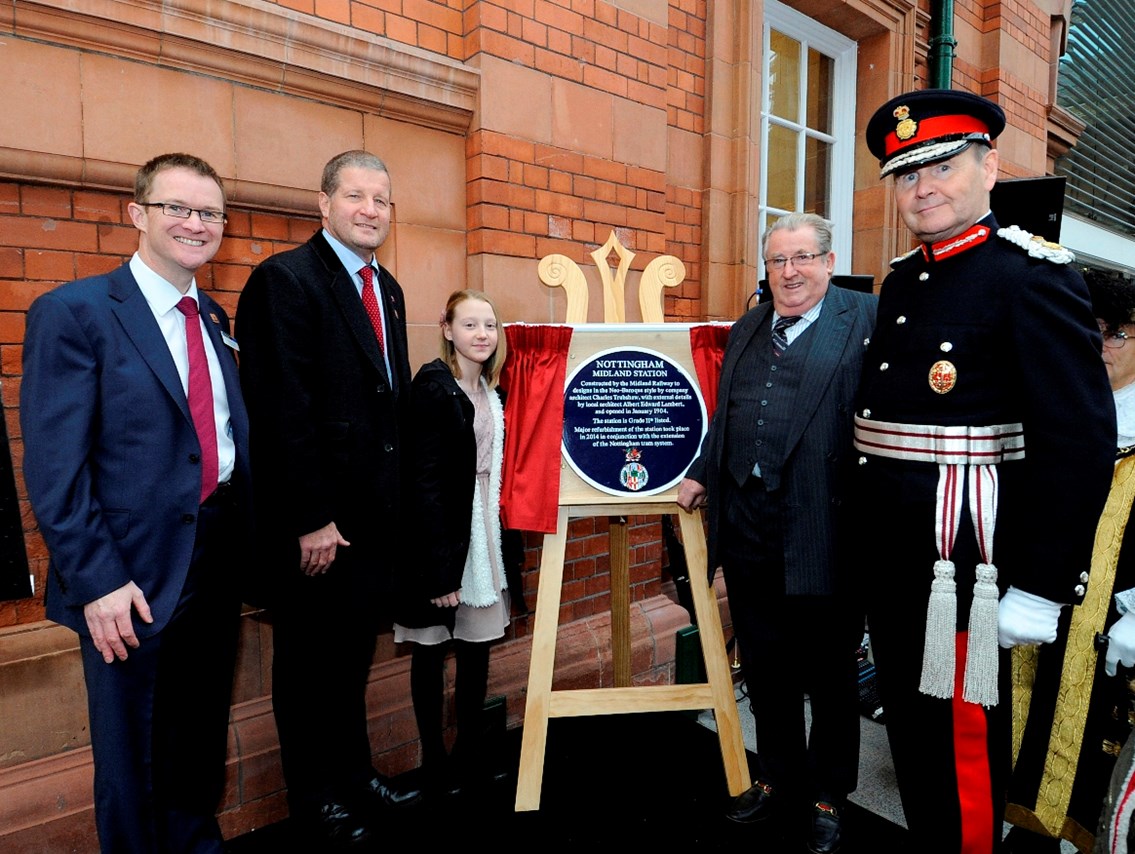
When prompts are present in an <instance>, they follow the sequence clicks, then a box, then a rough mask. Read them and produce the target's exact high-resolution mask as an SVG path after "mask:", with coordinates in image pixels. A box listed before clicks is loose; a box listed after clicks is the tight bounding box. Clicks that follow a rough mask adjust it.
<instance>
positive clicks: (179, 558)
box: [20, 154, 250, 854]
mask: <svg viewBox="0 0 1135 854" xmlns="http://www.w3.org/2000/svg"><path fill="white" fill-rule="evenodd" d="M128 210H129V212H130V218H131V219H132V220H133V223H134V227H135V228H137V229H138V232H139V238H138V251H137V253H136V254H135V255H134V257H133V258H132V259H131V260H130V262H129V263H128V264H127V265H125V266H123V267H119V268H118V269H117V270H114V271H113V272H111V273H109V274H107V275H104V276H95V277H92V278H90V279H83V280H81V281H77V282H72V283H70V284H67V285H63V286H62V287H59V288H57V289H55V290H53V291H51V292H49V293H47V294H44V295H43V296H41V297H40V298H39V299H37V300H36V301H35V303H33V305H32V307H31V309H30V310H29V312H28V322H27V334H26V337H25V341H24V378H23V384H22V386H21V389H20V423H21V426H22V428H23V435H24V477H25V479H26V481H27V487H28V496H29V497H30V499H31V503H32V508H33V510H34V511H35V514H36V518H37V519H38V521H39V526H40V531H41V532H42V534H43V538H44V540H45V541H46V543H47V548H48V551H49V552H50V555H51V563H50V568H49V570H48V579H47V592H46V597H47V616H48V617H50V618H51V619H53V620H56V621H57V622H59V623H62V624H63V625H65V626H68V627H69V628H72V629H74V630H75V631H76V632H78V633H79V647H80V651H81V653H82V658H83V673H84V676H85V679H86V685H87V698H88V704H89V710H90V719H91V748H92V751H93V753H94V763H95V819H96V823H97V825H98V833H99V841H100V843H101V845H102V849H103V850H104V851H108V852H109V851H113V852H116V854H117V852H180V851H185V852H189V851H192V852H220V851H221V850H222V839H221V833H220V829H219V828H218V826H217V821H216V818H215V816H214V812H215V810H216V807H217V803H218V801H219V800H220V796H221V792H222V787H223V783H224V760H225V750H226V730H227V725H228V709H229V698H230V692H231V688H232V672H233V662H234V659H235V653H236V636H237V624H238V619H239V615H240V596H239V593H238V586H237V584H236V580H235V578H234V567H237V568H239V567H240V566H241V565H242V562H243V561H244V559H245V554H244V552H243V551H242V545H243V533H244V532H245V531H246V530H247V528H248V521H249V520H248V515H249V514H248V513H247V512H246V510H247V509H248V508H249V506H250V499H249V484H250V480H249V469H248V461H249V456H248V419H247V415H246V413H245V410H244V404H243V402H242V400H241V395H240V385H239V380H238V376H237V368H236V360H235V358H234V355H233V351H234V350H235V348H236V344H235V342H234V341H233V339H232V338H231V337H229V335H228V319H227V318H226V317H225V314H224V312H223V311H222V310H221V308H220V306H218V305H217V304H216V303H215V302H213V300H211V299H210V298H209V297H208V296H206V295H205V294H203V293H201V292H200V291H198V290H197V286H196V284H195V282H194V273H195V272H196V271H197V270H198V269H199V268H200V267H201V266H202V265H203V264H205V263H207V262H208V261H209V260H210V259H211V258H212V257H213V255H214V254H215V253H216V251H217V248H218V247H219V246H220V244H221V236H222V232H223V230H224V223H225V213H224V211H225V194H224V188H223V187H222V185H221V180H220V178H219V177H218V176H217V173H216V172H215V171H213V169H212V167H210V166H209V165H208V164H207V163H205V162H204V161H202V160H200V159H199V158H196V157H193V156H191V155H187V154H167V155H162V156H161V157H157V158H154V159H153V160H151V161H150V162H149V163H147V164H146V165H145V166H143V167H142V168H141V170H139V172H138V175H137V179H136V182H135V192H134V201H133V202H131V203H130V205H129V206H128ZM198 307H199V310H198Z"/></svg>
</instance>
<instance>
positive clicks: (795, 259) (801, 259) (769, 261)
mask: <svg viewBox="0 0 1135 854" xmlns="http://www.w3.org/2000/svg"><path fill="white" fill-rule="evenodd" d="M819 257H820V253H819V252H801V253H800V254H799V255H793V256H792V257H791V258H765V266H766V267H768V268H769V269H770V270H783V269H784V265H785V264H787V263H788V262H789V261H791V262H792V266H793V267H807V266H808V265H809V264H811V263H812V262H813V261H815V260H816V259H817V258H819Z"/></svg>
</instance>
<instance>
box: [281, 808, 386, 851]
mask: <svg viewBox="0 0 1135 854" xmlns="http://www.w3.org/2000/svg"><path fill="white" fill-rule="evenodd" d="M295 820H296V822H297V824H298V825H299V828H300V831H301V833H303V834H304V835H306V836H307V837H308V838H309V840H310V841H311V843H312V844H313V846H317V847H319V850H323V847H325V846H326V847H331V848H333V849H345V848H346V849H350V848H356V847H361V846H363V845H365V844H366V843H367V842H369V841H370V839H371V829H370V826H369V825H368V824H367V823H366V821H365V820H364V819H363V818H362V817H361V816H359V815H356V814H355V813H354V812H352V811H351V810H350V809H348V808H347V807H345V806H343V804H340V803H336V802H335V801H327V802H326V803H322V804H320V805H319V806H318V807H316V808H314V809H312V810H306V811H301V812H300V813H299V814H298V815H296V816H295Z"/></svg>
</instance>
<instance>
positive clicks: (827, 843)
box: [808, 801, 843, 854]
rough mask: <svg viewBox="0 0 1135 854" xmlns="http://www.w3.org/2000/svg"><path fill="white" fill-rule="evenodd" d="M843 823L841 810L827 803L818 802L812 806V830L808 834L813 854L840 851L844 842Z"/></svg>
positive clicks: (827, 853)
mask: <svg viewBox="0 0 1135 854" xmlns="http://www.w3.org/2000/svg"><path fill="white" fill-rule="evenodd" d="M841 823H842V819H841V818H840V815H839V810H837V809H836V808H835V807H833V806H832V805H831V804H829V803H828V802H827V801H816V803H815V804H813V805H812V829H811V830H810V831H809V833H808V850H809V851H811V852H812V854H835V852H836V851H839V849H840V844H841V843H842V842H843V836H842V834H841V832H840V825H841Z"/></svg>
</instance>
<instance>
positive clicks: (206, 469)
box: [177, 297, 220, 504]
mask: <svg viewBox="0 0 1135 854" xmlns="http://www.w3.org/2000/svg"><path fill="white" fill-rule="evenodd" d="M177 310H178V311H180V312H181V313H182V314H184V315H185V346H186V350H187V351H188V353H189V414H190V415H191V416H193V427H194V429H195V430H196V431H197V441H198V442H199V443H200V445H201V503H202V504H203V503H205V499H206V498H208V497H209V496H210V495H212V494H213V490H215V489H216V488H217V477H218V476H219V474H220V463H219V461H218V459H217V422H216V420H215V418H214V415H213V381H212V380H211V379H210V378H209V360H208V359H207V358H206V357H205V341H204V339H203V338H202V337H201V321H200V320H199V319H198V318H199V317H200V316H201V314H200V311H199V310H198V308H197V301H196V300H195V299H193V297H182V298H181V301H180V302H179V303H178V304H177Z"/></svg>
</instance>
